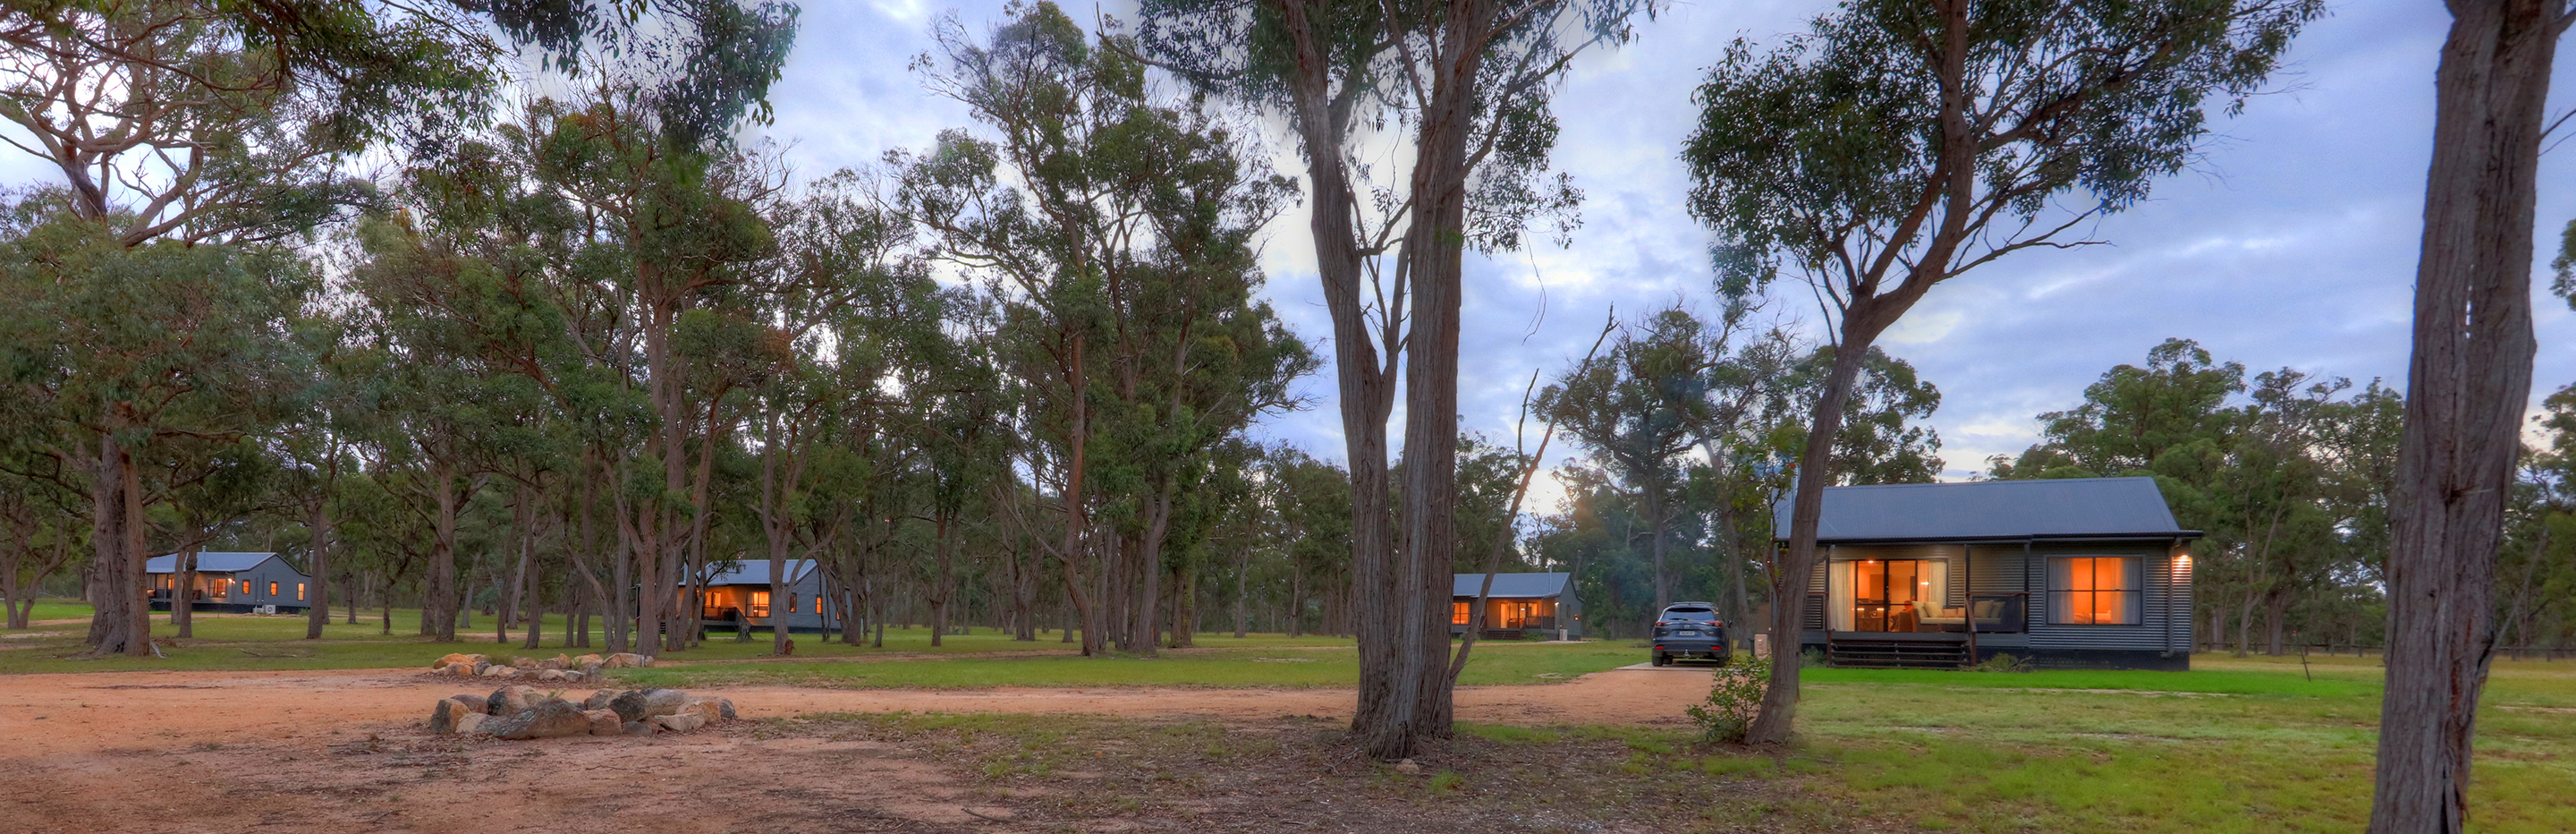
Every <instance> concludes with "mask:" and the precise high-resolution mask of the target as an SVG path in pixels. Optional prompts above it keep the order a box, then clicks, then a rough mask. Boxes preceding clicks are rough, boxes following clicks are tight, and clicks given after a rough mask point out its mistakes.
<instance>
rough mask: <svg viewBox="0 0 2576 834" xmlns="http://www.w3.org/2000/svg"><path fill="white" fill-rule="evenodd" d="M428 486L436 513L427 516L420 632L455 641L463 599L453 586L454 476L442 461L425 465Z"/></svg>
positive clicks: (454, 552) (454, 565)
mask: <svg viewBox="0 0 2576 834" xmlns="http://www.w3.org/2000/svg"><path fill="white" fill-rule="evenodd" d="M428 475H429V488H430V489H431V490H432V491H433V492H435V493H436V494H435V495H433V496H432V500H434V501H436V502H437V504H438V508H437V511H436V512H437V515H436V516H435V517H434V518H432V519H431V526H432V527H431V535H430V545H429V587H427V588H424V589H422V599H421V609H422V616H421V625H422V629H421V633H422V634H424V635H428V636H430V637H432V638H435V639H436V640H437V641H438V642H441V643H453V642H456V617H457V615H458V614H460V613H462V612H463V611H464V609H465V604H466V601H465V600H462V599H459V598H458V597H457V588H456V505H457V502H458V496H457V494H456V476H455V474H454V473H453V472H451V471H449V469H448V467H447V465H446V464H444V463H434V464H431V465H430V467H429V472H428Z"/></svg>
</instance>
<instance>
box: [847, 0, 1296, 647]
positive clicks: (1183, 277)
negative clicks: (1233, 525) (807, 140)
mask: <svg viewBox="0 0 2576 834" xmlns="http://www.w3.org/2000/svg"><path fill="white" fill-rule="evenodd" d="M934 34H935V35H936V37H937V38H938V40H939V42H940V49H941V57H940V63H939V64H937V65H936V66H934V67H931V69H932V70H933V73H932V74H931V76H930V83H931V85H932V89H933V90H934V91H935V92H937V93H938V94H940V95H944V96H947V97H950V98H953V99H955V100H957V101H959V102H961V103H964V104H966V105H967V107H968V109H969V111H970V112H971V113H973V114H974V116H975V118H976V119H977V120H978V121H981V122H983V123H984V124H985V126H986V129H985V130H984V131H982V132H981V133H979V132H976V131H969V130H963V129H956V130H950V131H946V132H944V133H942V134H941V135H940V138H939V141H938V144H937V146H936V147H935V148H934V149H932V150H930V151H928V152H925V153H922V154H918V155H915V154H907V153H896V154H890V155H889V156H888V158H887V169H888V175H889V179H890V189H889V190H890V193H889V194H888V195H887V201H888V204H889V205H890V206H891V207H892V208H893V209H894V210H895V211H898V212H901V213H902V215H903V216H904V217H906V218H907V219H909V220H911V221H912V222H914V223H916V224H919V225H920V226H921V227H922V228H923V229H925V230H926V231H927V232H928V233H929V234H930V235H931V237H932V239H931V241H930V242H929V244H928V248H929V249H930V250H931V251H932V252H933V253H934V255H935V257H938V258H940V259H942V260H945V261H947V262H949V263H951V264H954V265H957V266H958V267H960V268H962V269H964V270H967V271H968V272H969V274H971V275H973V276H975V277H976V278H977V279H978V280H979V281H980V282H981V284H982V285H983V286H984V288H985V291H986V293H987V294H988V295H990V296H991V297H993V298H994V299H996V301H997V303H999V304H1000V305H1001V310H1000V324H999V332H1000V334H1001V336H1000V338H1002V339H1004V340H1006V341H1007V342H1009V344H1007V345H1005V346H1003V347H1002V348H1001V349H1000V350H999V352H998V354H997V355H998V356H999V358H1000V359H1001V361H1002V362H1004V363H1005V365H1006V366H1007V367H1009V368H1011V369H1012V373H1013V374H1014V375H1015V376H1017V377H1018V378H1019V381H1020V382H1021V383H1022V384H1023V385H1024V386H1025V388H1024V389H1023V390H1027V391H1029V392H1030V393H1033V394H1036V395H1037V396H1038V398H1039V402H1040V403H1041V404H1042V407H1041V408H1039V409H1036V410H1035V411H1033V412H1031V413H1028V414H1025V415H1024V416H1025V417H1027V418H1029V420H1028V426H1027V429H1026V430H1025V431H1024V433H1025V434H1027V435H1028V436H1029V437H1028V438H1026V440H1027V441H1028V442H1024V443H1023V444H1022V446H1021V450H1022V452H1023V454H1024V459H1025V460H1028V461H1030V462H1031V465H1032V466H1033V468H1034V469H1035V470H1036V471H1035V472H1033V475H1034V476H1035V477H1036V478H1037V479H1038V480H1040V481H1041V482H1042V483H1043V484H1044V488H1045V490H1046V491H1048V492H1050V493H1052V494H1053V497H1054V499H1055V501H1056V502H1057V503H1058V504H1060V514H1061V515H1062V523H1061V525H1060V526H1059V527H1058V533H1059V536H1058V537H1056V538H1055V539H1054V540H1052V541H1045V542H1042V544H1043V546H1044V547H1045V548H1046V549H1047V550H1048V552H1049V554H1050V557H1051V558H1052V559H1054V560H1055V561H1056V562H1057V563H1058V564H1059V565H1061V566H1062V568H1063V574H1062V575H1063V578H1064V582H1065V587H1066V590H1067V594H1068V596H1069V598H1070V600H1071V602H1072V603H1073V605H1074V607H1075V609H1076V611H1077V612H1078V614H1079V616H1080V617H1081V618H1082V620H1083V622H1084V628H1083V647H1084V651H1085V652H1086V653H1097V652H1098V651H1100V650H1101V649H1102V648H1103V647H1104V645H1105V642H1104V641H1105V640H1107V639H1109V638H1110V637H1111V636H1112V635H1113V634H1114V635H1115V636H1116V638H1117V640H1118V642H1119V645H1120V647H1121V648H1124V649H1126V650H1129V651H1138V652H1148V653H1150V652H1152V651H1153V650H1154V646H1155V643H1156V640H1155V639H1154V633H1155V631H1156V629H1157V628H1158V624H1159V622H1160V618H1159V617H1158V615H1157V614H1156V609H1157V604H1158V600H1159V599H1160V598H1161V597H1162V592H1161V590H1160V589H1159V583H1160V581H1161V577H1162V574H1163V571H1162V570H1161V569H1160V565H1161V557H1160V549H1161V547H1162V542H1163V539H1164V537H1165V536H1166V535H1167V533H1168V529H1169V524H1170V521H1171V517H1172V513H1173V512H1174V508H1175V504H1174V502H1175V500H1176V498H1177V496H1178V494H1179V492H1180V491H1181V490H1182V489H1183V486H1184V476H1185V473H1186V472H1187V471H1188V470H1190V469H1191V468H1192V467H1195V466H1198V465H1199V464H1198V463H1197V456H1198V455H1200V454H1202V453H1203V452H1204V451H1205V450H1206V449H1208V448H1210V447H1212V446H1213V445H1214V444H1215V443H1216V442H1218V441H1220V440H1222V439H1223V438H1225V437H1227V436H1228V435H1230V434H1232V433H1234V432H1236V431H1239V430H1240V429H1241V428H1242V427H1243V426H1244V425H1246V424H1248V423H1249V422H1250V420H1251V419H1252V418H1253V417H1255V416H1258V415H1260V414H1262V413H1265V412H1267V411H1272V410H1277V409H1280V408H1284V407H1287V406H1288V405H1289V404H1290V402H1289V400H1288V396H1287V394H1286V385H1287V381H1288V380H1289V379H1291V378H1293V377H1295V376H1296V375H1298V374H1300V373H1303V372H1304V370H1305V368H1306V367H1308V366H1309V364H1310V363H1309V361H1308V360H1306V359H1305V358H1304V356H1305V353H1304V346H1303V345H1302V343H1298V342H1297V341H1296V340H1295V339H1294V337H1293V336H1290V335H1288V334H1287V333H1286V331H1285V328H1284V327H1282V326H1281V325H1279V323H1278V322H1277V319H1276V316H1274V315H1273V314H1271V312H1270V310H1269V309H1268V308H1267V306H1266V305H1261V304H1257V303H1255V302H1254V301H1253V300H1252V294H1253V291H1254V290H1255V289H1257V288H1258V286H1259V283H1260V275H1259V273H1258V271H1257V266H1256V263H1255V257H1254V250H1253V235H1254V234H1256V232H1257V230H1258V229H1259V228H1260V226H1261V225H1262V224H1263V223H1264V222H1266V221H1267V220H1268V219H1269V218H1270V217H1271V216H1272V215H1273V214H1275V213H1276V212H1277V211H1278V209H1279V207H1280V205H1281V203H1282V201H1283V200H1284V199H1286V198H1287V197H1288V196H1289V195H1290V194H1292V193H1293V192H1294V186H1293V183H1292V182H1290V181H1288V180H1286V179H1284V178H1280V177H1274V176H1268V175H1266V172H1264V171H1263V170H1261V168H1260V167H1259V165H1258V164H1257V162H1256V161H1255V160H1257V156H1256V155H1255V154H1254V153H1253V152H1252V151H1253V149H1252V148H1251V147H1250V146H1249V145H1247V144H1246V143H1245V141H1244V139H1243V138H1242V136H1241V135H1240V133H1239V132H1238V131H1237V130H1235V129H1234V127H1233V126H1232V125H1229V124H1227V123H1225V122H1224V121H1222V120H1220V119H1219V118H1217V117H1216V116H1215V115H1213V114H1211V113H1210V112H1208V111H1207V110H1206V109H1205V108H1203V107H1200V106H1198V104H1197V103H1196V102H1194V101H1191V100H1187V99H1182V98H1179V97H1176V96H1173V95H1170V94H1166V93H1164V92H1161V91H1159V90H1157V89H1156V84H1155V82H1154V80H1153V78H1152V77H1151V72H1150V71H1149V67H1148V66H1147V65H1145V64H1144V63H1142V62H1140V61H1138V60H1137V59H1136V58H1135V57H1134V55H1133V52H1134V50H1133V45H1132V44H1131V43H1128V42H1126V41H1125V40H1124V39H1121V38H1118V37H1115V36H1106V35H1104V36H1101V37H1099V38H1096V39H1095V38H1094V37H1092V36H1090V35H1086V34H1085V33H1084V32H1083V31H1082V29H1081V27H1079V26H1078V25H1076V24H1075V23H1074V22H1073V20H1072V19H1071V18H1069V17H1067V16H1066V15H1065V14H1064V13H1063V12H1062V11H1061V10H1059V9H1058V8H1056V7H1055V6H1054V5H1053V4H1051V3H1039V4H1035V5H1029V6H1021V7H1015V13H1014V16H1013V17H1012V18H1011V19H1010V20H1009V21H1007V22H1005V23H1004V24H1002V25H1000V26H998V27H996V28H995V29H994V30H993V31H992V32H991V33H990V36H989V37H988V38H985V39H982V40H979V39H977V38H974V37H972V36H970V35H968V34H967V33H966V32H965V31H964V29H963V27H962V26H961V25H959V24H958V23H957V22H956V21H955V20H954V19H953V18H952V19H947V20H944V21H943V22H942V23H941V24H940V25H939V27H938V29H937V30H936V31H935V32H934ZM1006 178H1007V179H1006ZM1014 181H1016V182H1020V183H1025V184H1026V186H1027V187H1026V188H1019V187H1014V186H1011V185H1007V184H1006V183H1007V182H1014ZM1104 511H1105V512H1106V513H1107V515H1102V513H1103V512H1104ZM1101 531H1106V532H1107V533H1108V534H1109V538H1108V539H1105V540H1104V539H1094V538H1091V536H1093V535H1094V534H1095V533H1097V532H1101Z"/></svg>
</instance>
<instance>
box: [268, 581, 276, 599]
mask: <svg viewBox="0 0 2576 834" xmlns="http://www.w3.org/2000/svg"><path fill="white" fill-rule="evenodd" d="M268 595H269V596H277V583H275V582H271V583H268Z"/></svg>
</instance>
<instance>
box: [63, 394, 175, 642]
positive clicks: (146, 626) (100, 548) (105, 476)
mask: <svg viewBox="0 0 2576 834" xmlns="http://www.w3.org/2000/svg"><path fill="white" fill-rule="evenodd" d="M93 465H94V468H93V469H92V471H91V481H90V540H91V547H93V548H94V549H95V550H96V556H95V557H94V558H95V560H96V561H95V564H94V566H93V569H92V575H93V576H95V577H96V578H97V582H96V585H95V587H94V588H93V591H92V594H91V599H90V604H91V606H93V607H92V610H91V614H90V626H89V637H88V640H87V641H86V642H87V643H88V649H87V650H85V652H84V653H85V654H89V655H93V656H96V655H111V654H123V655H126V656H129V657H143V656H145V655H149V654H151V653H152V642H151V641H152V621H151V614H150V611H149V610H148V609H149V606H147V605H145V604H144V601H143V600H144V594H145V593H146V590H147V589H146V588H145V583H144V573H143V496H142V494H141V493H142V478H141V477H139V475H138V474H137V473H136V472H135V468H134V459H133V457H132V456H131V455H129V454H128V453H127V452H126V450H125V447H124V446H123V445H122V444H120V443H118V442H117V440H116V435H115V434H114V433H113V432H102V433H100V435H99V438H98V457H97V459H96V460H95V461H93ZM174 590H175V589H174Z"/></svg>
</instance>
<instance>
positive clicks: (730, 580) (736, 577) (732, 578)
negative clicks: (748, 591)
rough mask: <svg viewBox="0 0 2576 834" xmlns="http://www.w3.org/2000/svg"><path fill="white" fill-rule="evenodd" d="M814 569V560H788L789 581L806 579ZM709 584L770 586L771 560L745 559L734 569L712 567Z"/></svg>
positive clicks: (734, 566) (709, 573)
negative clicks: (808, 572) (807, 574)
mask: <svg viewBox="0 0 2576 834" xmlns="http://www.w3.org/2000/svg"><path fill="white" fill-rule="evenodd" d="M813 569H814V560H812V559H789V560H787V581H788V582H790V583H794V582H796V581H798V580H801V579H804V578H805V572H806V571H810V570H813ZM707 584H708V585H767V584H769V560H767V559H743V560H741V561H737V562H734V563H733V567H730V568H724V567H721V566H715V567H710V568H709V569H708V571H707Z"/></svg>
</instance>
